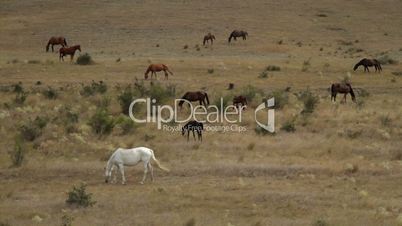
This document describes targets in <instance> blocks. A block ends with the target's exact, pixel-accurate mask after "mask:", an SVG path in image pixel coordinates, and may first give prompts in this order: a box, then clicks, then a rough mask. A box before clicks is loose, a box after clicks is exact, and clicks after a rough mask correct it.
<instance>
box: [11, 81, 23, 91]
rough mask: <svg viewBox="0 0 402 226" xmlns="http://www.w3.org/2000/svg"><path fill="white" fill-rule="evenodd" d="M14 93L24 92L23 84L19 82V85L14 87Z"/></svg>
mask: <svg viewBox="0 0 402 226" xmlns="http://www.w3.org/2000/svg"><path fill="white" fill-rule="evenodd" d="M13 92H14V93H22V92H24V88H23V87H22V83H21V82H18V83H17V84H14V85H13Z"/></svg>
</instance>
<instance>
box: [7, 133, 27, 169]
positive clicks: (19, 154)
mask: <svg viewBox="0 0 402 226" xmlns="http://www.w3.org/2000/svg"><path fill="white" fill-rule="evenodd" d="M9 155H10V158H11V162H12V166H14V167H19V166H21V165H22V163H23V162H24V159H25V147H24V146H23V142H22V140H21V139H20V138H17V139H16V140H15V145H14V149H13V150H12V151H10V152H9Z"/></svg>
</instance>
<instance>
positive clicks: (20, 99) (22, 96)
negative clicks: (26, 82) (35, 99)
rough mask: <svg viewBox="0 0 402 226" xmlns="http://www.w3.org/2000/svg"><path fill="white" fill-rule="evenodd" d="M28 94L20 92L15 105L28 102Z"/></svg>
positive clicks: (16, 96)
mask: <svg viewBox="0 0 402 226" xmlns="http://www.w3.org/2000/svg"><path fill="white" fill-rule="evenodd" d="M27 97H28V93H27V92H18V93H17V94H16V95H15V99H14V103H16V104H19V105H22V104H24V103H25V101H26V100H27Z"/></svg>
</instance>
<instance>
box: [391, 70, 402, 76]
mask: <svg viewBox="0 0 402 226" xmlns="http://www.w3.org/2000/svg"><path fill="white" fill-rule="evenodd" d="M392 74H393V75H395V76H402V71H394V72H392Z"/></svg>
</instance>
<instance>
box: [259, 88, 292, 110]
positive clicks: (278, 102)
mask: <svg viewBox="0 0 402 226" xmlns="http://www.w3.org/2000/svg"><path fill="white" fill-rule="evenodd" d="M272 97H273V98H275V105H274V107H273V108H275V109H282V108H283V107H284V106H285V105H286V104H288V101H289V96H288V92H286V91H283V90H278V91H274V92H272V93H271V94H270V95H269V97H268V99H269V98H272ZM265 101H266V100H264V102H265Z"/></svg>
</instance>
